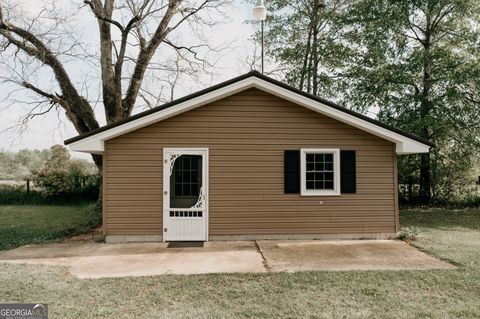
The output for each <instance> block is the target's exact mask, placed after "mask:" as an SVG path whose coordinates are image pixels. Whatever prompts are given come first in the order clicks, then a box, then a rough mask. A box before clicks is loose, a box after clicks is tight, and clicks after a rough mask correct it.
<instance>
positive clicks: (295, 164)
mask: <svg viewBox="0 0 480 319" xmlns="http://www.w3.org/2000/svg"><path fill="white" fill-rule="evenodd" d="M283 186H284V190H285V193H287V194H299V193H300V150H292V151H290V150H287V151H285V153H284V185H283Z"/></svg>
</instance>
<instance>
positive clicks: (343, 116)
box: [69, 76, 430, 154]
mask: <svg viewBox="0 0 480 319" xmlns="http://www.w3.org/2000/svg"><path fill="white" fill-rule="evenodd" d="M252 87H255V88H258V89H260V90H262V91H265V92H268V93H271V94H273V95H276V96H278V97H281V98H283V99H285V100H288V101H291V102H293V103H295V104H299V105H302V106H304V107H306V108H308V109H310V110H312V111H315V112H318V113H321V114H324V115H326V116H328V117H331V118H334V119H336V120H338V121H341V122H344V123H347V124H349V125H351V126H354V127H356V128H358V129H361V130H363V131H366V132H369V133H371V134H373V135H376V136H379V137H381V138H383V139H386V140H388V141H391V142H393V143H395V144H396V153H397V154H413V153H428V151H429V149H430V147H429V146H428V145H425V144H423V143H421V142H418V141H415V140H413V139H411V138H408V137H406V136H404V135H401V134H398V133H395V132H393V131H391V130H388V129H386V128H383V127H381V126H379V125H376V124H374V123H371V122H368V121H365V120H363V119H361V118H358V117H356V116H353V115H351V114H348V113H346V112H342V111H340V110H337V109H335V108H333V107H330V106H328V105H325V104H323V103H321V102H318V101H315V100H313V99H310V98H308V97H305V96H303V95H301V94H298V93H295V92H292V91H290V90H287V89H285V88H283V87H280V86H277V85H275V84H273V83H270V82H268V81H265V80H262V79H259V78H257V77H253V76H252V77H250V78H247V79H244V80H241V81H238V82H236V83H232V84H230V85H227V86H225V87H222V88H219V89H217V90H215V91H212V92H209V93H205V94H203V95H200V96H197V97H195V98H193V99H190V100H188V101H185V102H182V103H179V104H177V105H175V106H172V107H169V108H167V109H165V110H162V111H158V112H155V113H152V114H150V115H146V116H144V117H141V118H139V119H136V120H133V121H130V122H127V123H125V124H122V125H119V126H116V127H113V128H111V129H109V130H106V131H103V132H100V133H98V134H95V135H92V136H89V137H86V138H84V139H82V140H79V141H77V142H73V143H71V144H70V145H69V147H70V150H72V151H78V152H88V153H95V154H101V153H103V150H104V142H105V141H106V140H109V139H112V138H114V137H117V136H120V135H123V134H125V133H128V132H131V131H134V130H136V129H139V128H141V127H144V126H147V125H150V124H153V123H156V122H158V121H162V120H164V119H167V118H170V117H173V116H175V115H178V114H180V113H183V112H187V111H190V110H192V109H195V108H197V107H200V106H202V105H205V104H208V103H212V102H214V101H217V100H220V99H223V98H225V97H227V96H230V95H233V94H236V93H238V92H241V91H243V90H246V89H249V88H252Z"/></svg>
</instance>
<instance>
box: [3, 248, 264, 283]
mask: <svg viewBox="0 0 480 319" xmlns="http://www.w3.org/2000/svg"><path fill="white" fill-rule="evenodd" d="M167 246H168V244H167V243H129V244H116V245H113V244H99V243H93V242H84V243H78V242H75V243H73V242H69V243H61V244H45V245H29V246H24V247H20V248H17V249H13V250H10V251H5V252H1V253H0V262H6V263H19V264H42V265H51V266H65V267H68V268H69V271H70V273H71V274H72V275H74V276H76V277H78V278H108V277H130V276H154V275H164V274H205V273H235V272H239V273H246V272H265V271H266V269H265V267H264V265H263V259H262V256H261V254H260V253H259V252H258V249H257V246H256V244H255V242H208V243H205V244H204V247H192V248H189V247H182V248H168V247H167Z"/></svg>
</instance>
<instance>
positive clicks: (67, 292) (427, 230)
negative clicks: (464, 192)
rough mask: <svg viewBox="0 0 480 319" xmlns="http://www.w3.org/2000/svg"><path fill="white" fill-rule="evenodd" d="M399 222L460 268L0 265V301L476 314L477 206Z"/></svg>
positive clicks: (213, 312) (191, 314)
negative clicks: (179, 269) (111, 273)
mask: <svg viewBox="0 0 480 319" xmlns="http://www.w3.org/2000/svg"><path fill="white" fill-rule="evenodd" d="M401 221H402V225H405V226H407V225H415V226H418V227H420V229H421V230H422V234H421V237H420V239H419V240H418V241H417V242H416V243H415V244H416V245H418V246H419V247H421V249H424V250H427V251H428V252H429V253H431V254H435V255H437V256H440V257H442V258H446V259H450V260H453V261H455V262H457V263H459V264H462V265H463V266H461V267H460V268H459V269H456V270H432V271H363V272H360V271H354V272H304V273H293V274H289V273H270V274H228V275H227V274H223V275H196V276H173V275H171V276H157V277H142V278H121V279H95V280H93V279H91V280H90V279H89V280H79V279H76V278H74V277H72V276H70V275H69V274H68V273H67V271H66V269H65V268H61V267H48V266H31V265H30V266H29V265H1V264H0V283H1V285H0V302H44V303H48V304H49V310H50V314H51V318H81V317H85V318H149V317H153V318H479V317H480V306H479V305H480V303H479V296H480V263H479V262H480V249H479V248H480V232H479V228H480V211H479V210H462V211H442V210H437V211H427V212H423V211H405V212H402V216H401ZM99 267H101V265H99Z"/></svg>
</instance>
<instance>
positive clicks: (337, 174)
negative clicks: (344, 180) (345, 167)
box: [300, 148, 340, 196]
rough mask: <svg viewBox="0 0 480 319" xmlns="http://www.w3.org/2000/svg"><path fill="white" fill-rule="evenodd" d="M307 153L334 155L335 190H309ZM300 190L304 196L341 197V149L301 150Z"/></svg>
mask: <svg viewBox="0 0 480 319" xmlns="http://www.w3.org/2000/svg"><path fill="white" fill-rule="evenodd" d="M307 153H330V154H333V190H330V189H328V190H325V189H317V190H312V189H307V178H306V175H307ZM300 175H301V176H300V189H301V193H300V194H301V195H302V196H339V195H340V149H338V148H302V149H300Z"/></svg>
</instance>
